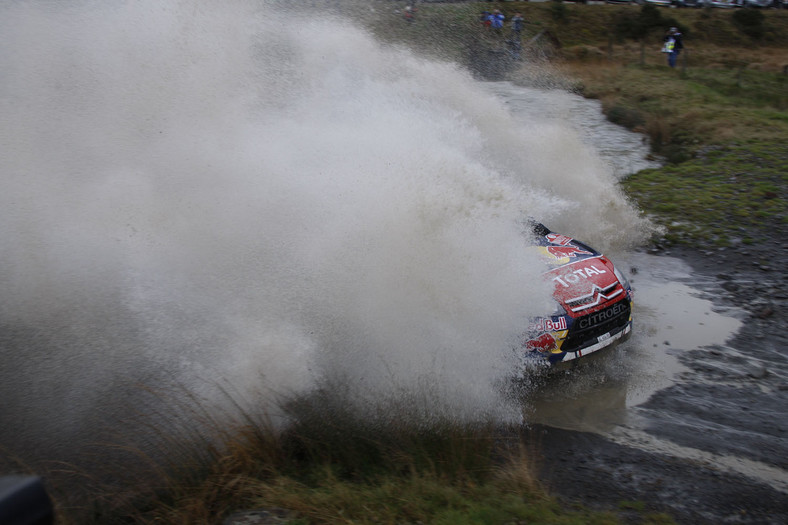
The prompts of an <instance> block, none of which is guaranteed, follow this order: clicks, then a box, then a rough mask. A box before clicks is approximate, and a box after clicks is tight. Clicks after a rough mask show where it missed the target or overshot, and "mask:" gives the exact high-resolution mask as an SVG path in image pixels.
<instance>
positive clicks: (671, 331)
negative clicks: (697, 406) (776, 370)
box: [525, 254, 741, 434]
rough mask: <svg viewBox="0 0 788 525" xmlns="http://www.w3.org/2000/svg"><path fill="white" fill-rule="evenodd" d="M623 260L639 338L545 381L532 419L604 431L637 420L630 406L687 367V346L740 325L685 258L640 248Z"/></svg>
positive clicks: (711, 340)
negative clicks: (703, 288) (643, 251)
mask: <svg viewBox="0 0 788 525" xmlns="http://www.w3.org/2000/svg"><path fill="white" fill-rule="evenodd" d="M621 263H622V264H620V266H621V267H622V268H623V269H624V270H625V271H626V270H630V271H628V272H627V274H628V275H629V276H630V281H631V283H632V288H633V291H634V297H635V310H634V314H633V316H634V327H633V333H632V337H631V338H630V339H629V340H628V341H626V342H625V343H622V344H621V345H619V346H618V347H616V348H614V349H612V350H611V351H609V352H607V353H603V355H601V356H599V358H597V359H596V360H594V361H593V362H589V363H586V365H585V366H582V367H579V368H578V369H574V370H570V371H568V372H567V373H563V374H560V375H559V376H557V377H551V378H548V379H546V380H545V381H544V383H543V384H541V385H539V386H538V387H537V388H536V390H535V391H534V392H532V394H531V395H530V398H529V400H528V402H527V403H526V405H527V407H526V415H525V417H526V420H528V421H530V422H533V423H540V424H545V425H549V426H554V427H559V428H564V429H567V430H577V431H584V432H596V433H600V434H609V433H611V432H613V431H615V430H616V428H617V427H619V426H621V425H638V418H636V417H633V415H632V413H631V410H630V409H632V408H633V407H636V406H638V405H640V404H642V403H644V402H645V401H646V400H648V398H649V397H651V395H653V394H654V393H655V392H657V391H658V390H661V389H663V388H667V387H669V386H671V385H672V384H674V383H675V382H678V381H681V379H680V377H681V374H682V373H683V372H687V371H688V369H687V368H686V367H684V366H683V365H682V364H681V363H680V362H679V359H678V355H679V354H680V353H681V352H685V351H688V350H692V349H695V348H700V347H703V346H708V345H715V344H723V343H725V341H726V340H728V339H729V338H730V337H731V336H733V335H734V334H735V333H736V332H737V330H738V329H739V328H740V327H741V321H740V320H739V319H737V318H735V317H732V316H728V315H723V314H721V313H718V312H716V311H715V307H716V305H715V304H714V303H713V302H712V301H710V300H708V299H705V298H704V296H705V295H706V294H705V293H704V292H702V291H701V290H700V289H699V287H695V286H692V285H693V283H697V278H695V277H693V276H692V275H691V274H690V269H689V267H688V266H687V265H686V264H684V263H683V262H682V261H680V260H679V259H674V258H671V257H657V256H653V255H647V254H635V255H633V256H632V257H631V258H630V259H629V260H628V261H621ZM632 268H634V269H636V271H632V270H631V269H632ZM698 284H700V283H698Z"/></svg>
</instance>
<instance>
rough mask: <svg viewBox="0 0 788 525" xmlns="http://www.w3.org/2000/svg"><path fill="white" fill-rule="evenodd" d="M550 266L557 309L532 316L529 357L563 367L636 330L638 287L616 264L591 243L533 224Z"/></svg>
mask: <svg viewBox="0 0 788 525" xmlns="http://www.w3.org/2000/svg"><path fill="white" fill-rule="evenodd" d="M530 225H531V228H532V230H533V232H534V234H535V235H536V246H534V249H536V250H538V251H539V252H540V254H541V256H542V258H543V260H544V261H545V262H546V264H547V268H548V269H547V271H546V272H545V273H544V278H545V279H547V280H548V281H549V282H550V283H552V285H553V287H554V288H553V298H554V299H555V300H556V303H557V305H556V311H555V312H553V314H552V315H549V316H545V317H539V318H535V319H531V320H530V321H531V322H530V326H529V327H528V330H527V332H526V334H525V337H524V343H523V346H524V349H525V351H526V356H527V357H528V358H532V359H535V360H536V361H537V362H538V363H544V364H548V363H549V364H550V365H557V364H561V363H567V362H570V361H573V360H575V359H578V358H580V357H583V356H587V355H589V354H591V353H594V352H597V351H599V350H602V349H603V348H608V347H610V346H612V345H614V344H616V343H619V342H621V341H623V340H624V339H626V338H627V337H629V334H630V332H631V331H632V289H631V287H630V285H629V281H627V279H626V277H624V275H623V274H622V273H621V272H619V271H618V270H617V269H616V267H615V266H614V265H613V263H612V262H611V261H610V259H608V258H607V257H605V256H604V255H602V254H601V253H599V252H597V251H596V250H594V249H593V248H591V247H590V246H588V245H586V244H583V243H582V242H579V241H577V240H575V239H573V238H571V237H567V236H565V235H561V234H558V233H554V232H552V231H550V230H549V229H548V228H547V227H545V226H544V225H543V224H540V223H538V222H531V223H530Z"/></svg>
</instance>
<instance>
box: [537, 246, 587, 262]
mask: <svg viewBox="0 0 788 525" xmlns="http://www.w3.org/2000/svg"><path fill="white" fill-rule="evenodd" d="M547 253H549V254H550V255H552V256H553V257H555V258H556V259H563V258H564V257H577V256H578V255H594V254H593V253H591V252H589V251H588V250H582V249H580V248H575V247H574V246H548V247H547Z"/></svg>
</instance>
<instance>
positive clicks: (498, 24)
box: [491, 9, 506, 33]
mask: <svg viewBox="0 0 788 525" xmlns="http://www.w3.org/2000/svg"><path fill="white" fill-rule="evenodd" d="M505 18H506V17H505V16H503V13H501V12H500V11H499V10H498V9H496V10H495V11H493V14H492V19H491V20H492V27H493V29H495V31H496V32H498V33H500V32H501V29H503V21H504V19H505Z"/></svg>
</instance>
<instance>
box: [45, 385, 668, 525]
mask: <svg viewBox="0 0 788 525" xmlns="http://www.w3.org/2000/svg"><path fill="white" fill-rule="evenodd" d="M338 401H340V402H339V403H337V402H338ZM283 405H285V406H286V410H287V411H288V412H289V414H290V416H291V417H292V418H293V420H294V421H295V423H294V424H293V425H292V426H290V427H288V429H287V430H286V431H285V432H277V431H275V430H273V426H272V425H271V424H270V423H269V421H268V420H267V419H266V418H265V417H264V416H260V417H257V416H255V415H253V414H251V413H245V412H238V414H239V415H237V416H236V417H227V415H226V414H227V413H226V411H225V412H224V415H223V416H216V415H211V414H216V413H217V412H216V411H214V410H204V409H203V408H200V407H193V408H186V407H183V406H181V407H180V408H181V410H186V412H185V413H186V414H189V413H192V412H193V413H192V414H191V415H192V416H193V418H187V420H186V421H185V422H184V423H185V425H184V426H182V427H181V429H180V432H173V431H172V430H171V429H168V430H167V431H166V432H163V433H162V436H163V437H165V439H164V441H163V442H162V444H161V446H162V454H161V457H163V458H168V460H167V459H165V460H164V461H162V459H161V457H159V455H158V454H155V455H156V456H157V459H153V458H152V457H151V456H150V454H149V453H144V452H141V451H140V450H138V449H136V448H135V447H129V448H125V449H124V451H125V452H126V453H128V454H129V455H130V457H129V458H122V457H121V458H120V460H121V464H127V465H130V464H134V463H142V464H144V465H148V464H150V465H155V466H156V467H155V468H154V469H153V470H151V471H146V470H145V469H143V470H141V471H139V472H137V473H130V472H126V471H125V469H114V470H113V469H112V468H111V466H110V465H107V468H108V469H109V470H110V478H112V479H113V482H112V483H111V484H110V485H108V486H106V487H104V488H103V489H101V488H97V489H95V491H94V492H93V493H92V495H91V499H92V502H91V506H90V507H89V508H84V507H72V508H66V507H65V506H63V507H61V509H60V520H59V523H63V524H66V525H70V524H72V523H73V524H77V523H78V524H81V525H84V524H89V523H97V524H99V523H136V524H154V523H182V524H192V523H193V524H208V523H222V522H223V520H226V519H228V518H233V520H235V519H236V518H237V519H238V521H233V523H234V524H235V523H246V522H245V521H242V515H243V514H246V513H249V512H250V511H252V510H254V511H256V512H257V513H258V514H257V515H258V516H259V515H260V514H261V513H262V512H266V513H268V514H269V515H270V516H271V517H272V521H265V522H261V523H291V524H334V523H357V524H404V523H414V524H415V523H425V524H426V523H429V524H446V525H449V524H451V525H457V524H511V523H551V524H564V525H581V524H599V525H602V524H614V523H619V522H620V520H619V517H618V514H617V512H618V511H619V510H620V511H621V512H625V513H626V515H627V516H629V517H633V516H636V517H637V518H638V520H639V522H640V523H645V524H649V523H652V524H659V523H673V521H672V520H671V519H670V518H669V517H667V516H666V515H663V514H657V513H653V512H649V511H648V510H646V509H645V505H643V504H642V503H641V502H636V501H627V500H622V501H621V503H620V508H619V509H613V510H611V511H609V512H599V511H591V510H588V509H585V508H583V507H581V506H575V507H573V508H567V507H565V506H562V505H560V504H559V503H558V502H557V500H556V499H554V498H553V497H551V496H549V495H548V493H547V492H546V491H545V489H544V488H543V487H542V486H541V485H540V483H539V481H538V479H537V477H536V475H535V472H536V471H537V465H535V464H534V461H535V459H534V458H536V457H537V454H536V453H535V452H534V450H533V447H534V445H533V444H534V443H537V442H538V436H529V435H527V434H524V432H527V431H524V430H523V429H522V428H521V427H519V426H506V425H500V424H492V423H490V424H484V423H477V424H463V423H458V422H456V421H448V420H446V421H430V423H429V425H420V424H417V423H408V422H412V421H415V420H417V418H414V417H412V416H413V414H402V413H398V412H395V413H391V412H388V413H387V414H386V417H385V418H384V419H385V421H384V420H377V421H375V420H374V418H372V419H370V418H369V417H363V418H361V417H359V416H357V415H355V414H352V413H350V411H349V410H344V409H343V408H342V405H343V403H341V400H338V399H335V394H334V393H333V392H331V393H329V392H323V393H316V394H315V395H313V396H308V397H305V398H300V399H291V400H289V401H286V402H284V403H283ZM399 410H402V409H399ZM404 410H407V409H404ZM182 415H183V412H181V416H182ZM189 421H191V422H189ZM83 483H84V481H83ZM102 490H103V491H104V493H105V496H103V497H102V496H100V494H101V493H102ZM274 518H275V520H274ZM252 522H253V523H258V521H252Z"/></svg>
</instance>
